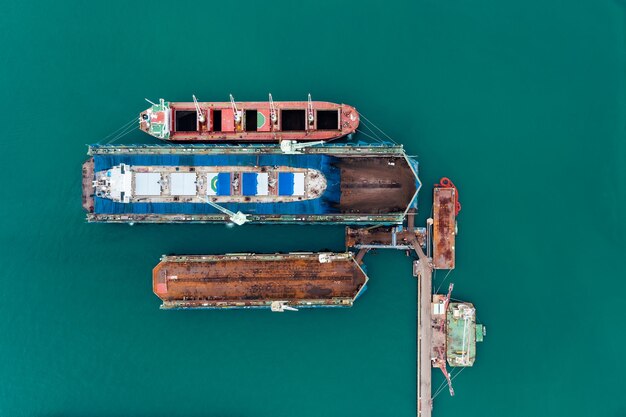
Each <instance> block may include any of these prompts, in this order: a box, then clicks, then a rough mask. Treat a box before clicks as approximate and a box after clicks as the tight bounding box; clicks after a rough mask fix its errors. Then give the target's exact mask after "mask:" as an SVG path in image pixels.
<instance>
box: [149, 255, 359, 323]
mask: <svg viewBox="0 0 626 417" xmlns="http://www.w3.org/2000/svg"><path fill="white" fill-rule="evenodd" d="M152 279H153V290H154V293H155V294H156V295H157V296H158V297H159V298H160V299H161V300H162V301H163V304H162V305H161V308H164V309H172V308H179V309H221V308H271V309H272V311H283V310H294V309H298V308H305V307H350V306H352V303H353V302H354V300H355V299H356V298H357V297H359V295H360V294H361V293H362V292H363V291H365V288H366V285H367V280H368V278H367V275H366V274H365V272H364V271H363V269H362V268H361V266H360V265H359V264H358V263H357V262H356V261H355V259H354V257H353V256H352V254H351V253H350V252H347V253H288V254H251V253H247V254H227V255H200V256H163V257H162V258H161V262H160V263H159V264H158V265H157V266H156V267H155V268H154V270H153V272H152Z"/></svg>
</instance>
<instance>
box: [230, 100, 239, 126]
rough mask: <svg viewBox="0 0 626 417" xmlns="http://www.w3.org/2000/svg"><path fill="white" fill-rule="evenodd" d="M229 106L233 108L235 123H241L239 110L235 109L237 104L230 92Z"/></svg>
mask: <svg viewBox="0 0 626 417" xmlns="http://www.w3.org/2000/svg"><path fill="white" fill-rule="evenodd" d="M230 106H231V107H232V108H233V115H234V117H235V124H237V125H238V124H239V123H241V110H238V109H237V104H235V98H234V97H233V95H232V94H230Z"/></svg>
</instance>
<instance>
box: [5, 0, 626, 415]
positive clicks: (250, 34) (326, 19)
mask: <svg viewBox="0 0 626 417" xmlns="http://www.w3.org/2000/svg"><path fill="white" fill-rule="evenodd" d="M1 6H2V7H0V96H1V97H2V100H1V101H0V114H1V115H2V136H1V139H0V167H2V171H1V172H2V174H1V176H0V181H1V184H2V198H1V201H2V205H1V208H0V245H1V247H2V251H1V255H0V266H1V268H0V283H1V286H0V294H1V296H2V301H1V303H0V416H151V417H154V416H172V417H173V416H186V417H190V416H221V417H228V416H233V417H239V416H242V417H253V416H254V417H270V416H271V417H293V416H298V417H313V416H315V417H319V416H342V417H344V416H400V417H404V416H406V417H408V416H413V415H415V402H416V390H415V383H416V372H415V349H416V347H415V334H416V328H415V325H416V320H415V317H416V281H415V279H414V278H413V277H412V276H411V262H410V260H409V258H407V257H405V256H404V254H403V253H401V252H378V253H374V254H369V255H368V256H367V257H366V263H367V267H368V272H369V275H370V278H371V280H370V285H369V289H368V291H367V292H366V293H365V294H364V295H363V297H362V298H360V299H359V301H358V302H357V303H356V305H355V306H354V307H353V308H352V309H346V310H323V309H322V310H311V311H300V312H298V313H293V314H292V313H289V314H287V313H285V314H272V313H270V312H268V311H223V312H215V311H161V310H159V308H158V307H159V304H160V302H159V300H158V299H157V298H156V296H154V295H153V294H152V289H151V269H152V267H153V266H154V265H155V264H156V263H157V262H158V259H159V257H160V255H162V254H174V253H176V254H205V253H223V252H234V251H237V252H242V251H251V252H274V251H292V250H321V249H332V250H342V249H343V228H342V227H332V226H285V227H269V226H247V225H246V226H244V227H238V228H229V227H225V226H221V225H215V226H211V225H136V226H133V227H129V226H127V225H95V224H93V225H92V224H86V223H85V221H84V213H83V212H82V209H81V200H80V195H81V187H80V181H81V180H80V167H81V163H82V162H83V161H84V159H85V158H86V155H85V153H86V147H85V144H88V143H95V142H98V141H100V140H101V139H102V138H103V137H104V136H106V135H107V134H108V133H110V132H112V131H113V130H115V129H116V128H118V127H119V126H121V125H122V124H124V123H125V122H126V121H128V120H130V119H131V118H133V117H135V116H136V115H137V114H138V112H139V111H140V110H142V109H144V108H145V107H146V106H147V104H146V103H145V102H144V101H143V98H144V97H148V98H150V99H152V100H155V99H158V98H159V97H164V98H166V99H169V100H173V101H188V100H190V99H191V95H192V94H196V95H197V96H198V97H199V98H200V99H201V100H207V101H220V100H225V99H227V97H228V94H229V93H233V94H234V95H235V97H236V98H237V99H238V100H242V101H243V100H264V99H265V98H266V97H267V93H268V92H271V93H272V94H273V96H274V99H275V100H300V99H302V100H304V99H305V98H306V94H307V93H309V92H310V93H311V94H312V96H313V98H314V99H316V100H327V101H334V102H345V103H349V104H352V105H355V106H356V107H357V108H358V109H359V110H360V111H361V112H362V113H363V114H364V115H365V116H367V117H368V118H369V119H371V120H372V121H373V122H374V123H376V124H377V125H378V126H379V127H381V128H382V129H383V130H384V131H385V132H387V133H388V134H389V135H391V136H392V137H393V138H395V139H396V140H397V141H399V142H402V143H403V144H404V145H405V147H406V149H407V152H408V153H409V154H412V155H418V157H419V160H420V163H421V178H422V180H423V182H424V184H425V186H424V188H423V190H422V193H421V212H420V223H421V224H423V222H424V220H425V219H426V217H428V215H429V214H430V203H431V201H432V198H431V185H432V184H433V183H435V182H436V181H438V179H439V178H440V177H441V176H448V177H450V178H452V179H453V181H454V182H455V183H456V184H457V186H458V187H459V191H460V197H461V202H462V204H463V210H462V212H461V215H460V218H459V236H458V240H457V245H456V247H457V269H456V270H454V271H453V272H452V273H451V275H450V276H449V277H448V281H453V282H455V284H456V286H455V297H457V298H461V299H465V300H468V301H472V302H474V303H475V305H476V306H477V308H478V318H479V320H480V321H482V322H483V323H484V324H485V325H486V326H487V329H488V333H487V337H486V339H485V342H484V343H483V344H481V345H479V347H478V358H477V361H476V365H475V366H474V367H473V368H471V369H467V370H465V371H463V373H462V374H460V375H459V376H458V378H456V379H455V380H454V386H455V390H456V396H455V397H453V398H450V397H449V395H448V394H447V391H444V392H443V393H442V394H440V395H439V396H437V397H436V398H435V409H434V416H439V417H441V416H455V415H463V416H465V417H470V416H486V415H487V416H613V417H617V416H626V400H625V396H624V394H623V390H624V382H623V380H624V373H625V372H624V371H625V370H626V366H625V365H624V361H625V359H624V346H626V328H625V326H624V319H623V308H622V307H621V305H622V304H623V302H624V295H625V294H624V293H625V290H626V281H625V277H626V268H625V267H624V263H623V262H624V251H625V249H626V237H625V236H626V220H625V217H624V207H625V203H626V191H625V189H626V144H625V142H626V91H625V88H626V83H625V79H626V42H625V41H626V32H625V22H626V14H625V7H626V6H625V3H624V2H623V1H613V0H580V1H565V0H529V1H524V2H522V1H515V2H514V1H504V2H503V1H500V2H496V1H488V0H463V1H461V0H413V1H395V2H380V1H315V2H304V1H302V2H295V1H270V2H260V1H255V2H252V1H233V2H198V1H195V2H191V1H189V2H164V1H151V2H141V3H135V4H132V2H112V1H106V2H78V1H73V0H68V1H61V2H56V3H54V2H43V1H26V2H8V1H3V2H2V5H1ZM121 142H124V143H137V142H142V143H150V142H151V140H150V138H148V137H147V136H146V135H144V134H142V133H141V132H132V133H130V134H129V135H127V136H126V137H124V138H123V139H122V140H121ZM443 277H444V274H441V273H438V274H437V277H436V282H435V287H437V286H439V284H440V283H441V281H442V280H443ZM445 288H447V282H446V283H444V284H443V286H442V290H444V289H445ZM434 378H435V379H434V384H435V386H437V385H439V383H440V382H441V381H442V378H441V377H440V375H439V374H438V373H435V377H434Z"/></svg>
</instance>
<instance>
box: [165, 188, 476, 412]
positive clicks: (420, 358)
mask: <svg viewBox="0 0 626 417" xmlns="http://www.w3.org/2000/svg"><path fill="white" fill-rule="evenodd" d="M433 206H434V207H433V218H431V219H428V221H427V224H426V226H425V227H415V225H414V215H415V211H414V210H410V211H409V212H408V213H407V214H408V216H407V222H406V224H402V225H395V226H384V225H383V226H376V227H369V228H352V227H347V228H346V233H345V236H346V252H344V253H328V252H322V253H309V252H307V253H289V254H250V253H244V254H227V255H194V256H164V257H162V258H161V262H160V263H159V264H158V265H157V266H156V267H155V268H154V270H153V290H154V293H155V294H156V295H157V296H158V297H159V298H160V299H161V300H162V302H163V304H162V306H161V308H163V309H171V308H176V309H224V308H267V309H271V310H272V311H274V312H283V311H287V310H298V309H300V308H305V307H311V308H313V307H351V306H352V305H353V303H354V301H355V300H356V299H357V298H358V297H359V296H360V295H361V294H362V293H363V292H364V291H365V289H366V285H367V282H368V279H369V278H368V277H367V275H366V273H365V270H364V266H363V258H364V257H365V255H366V254H367V253H368V252H369V251H371V250H375V249H397V250H404V251H407V252H408V253H410V254H412V255H413V258H414V261H413V276H415V277H417V280H418V285H417V326H416V327H417V329H416V335H417V340H416V347H417V351H416V367H417V369H416V371H417V404H416V412H417V416H418V417H430V416H431V414H432V406H433V398H432V396H433V393H432V392H433V389H432V369H433V368H437V369H440V370H441V372H442V373H443V375H444V376H445V378H446V380H447V382H448V384H449V390H450V393H451V395H454V391H453V389H452V381H451V378H450V375H449V374H448V366H451V367H467V366H472V365H473V364H474V361H475V358H476V343H477V342H480V341H482V339H483V336H484V334H485V328H484V327H483V326H482V325H480V324H478V323H477V322H476V312H475V311H476V310H475V308H474V306H473V305H472V304H471V303H466V302H458V301H452V299H451V292H452V288H453V285H452V284H451V285H450V288H449V290H448V293H447V294H434V293H433V283H432V280H433V271H434V270H435V269H444V270H451V269H453V268H454V267H455V235H456V215H457V214H458V209H457V207H459V205H458V191H457V190H456V188H455V187H454V185H453V184H452V183H451V182H450V184H447V183H446V184H443V182H442V184H439V185H438V186H436V187H435V188H434V191H433Z"/></svg>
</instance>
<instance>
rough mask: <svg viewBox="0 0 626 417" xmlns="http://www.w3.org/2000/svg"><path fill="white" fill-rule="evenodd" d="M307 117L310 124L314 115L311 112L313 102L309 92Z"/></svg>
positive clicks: (313, 119)
mask: <svg viewBox="0 0 626 417" xmlns="http://www.w3.org/2000/svg"><path fill="white" fill-rule="evenodd" d="M307 118H308V119H309V124H310V125H312V124H313V122H314V121H315V115H314V113H313V102H312V101H311V94H310V93H309V99H308V104H307Z"/></svg>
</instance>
